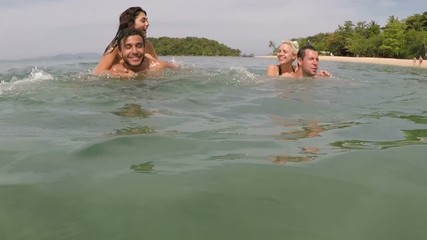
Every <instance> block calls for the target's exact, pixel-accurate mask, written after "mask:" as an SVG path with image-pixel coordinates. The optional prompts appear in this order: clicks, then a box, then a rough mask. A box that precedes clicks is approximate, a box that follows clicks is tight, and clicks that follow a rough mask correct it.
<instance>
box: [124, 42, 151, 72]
mask: <svg viewBox="0 0 427 240" xmlns="http://www.w3.org/2000/svg"><path fill="white" fill-rule="evenodd" d="M144 53H145V49H144V39H143V38H142V37H141V36H140V35H131V36H128V37H126V38H123V39H122V40H121V41H120V51H119V54H120V56H121V57H122V58H123V61H124V62H125V64H126V65H128V67H129V68H130V69H132V68H137V67H139V66H140V65H141V64H142V62H143V60H144Z"/></svg>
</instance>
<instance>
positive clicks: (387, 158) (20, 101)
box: [0, 57, 427, 240]
mask: <svg viewBox="0 0 427 240" xmlns="http://www.w3.org/2000/svg"><path fill="white" fill-rule="evenodd" d="M162 59H163V60H173V61H175V62H177V63H179V64H181V65H182V66H183V69H182V70H180V71H178V72H173V71H166V72H164V73H163V74H161V75H159V76H154V77H148V78H145V79H134V80H126V81H122V80H116V79H102V78H97V77H94V76H91V75H90V71H91V70H92V69H93V68H94V67H95V65H96V62H97V60H98V59H97V58H91V57H68V58H45V59H38V60H19V61H0V239H7V240H14V239H31V240H38V239H40V240H42V239H43V240H46V239H55V240H60V239H73V240H76V239H151V240H152V239H185V240H190V239H197V240H199V239H215V240H217V239H245V240H247V239H299V240H304V239H310V240H311V239H316V240H320V239H325V240H331V239H340V240H341V239H346V240H352V239H354V240H360V239H376V240H381V239H384V240H390V239H396V240H397V239H399V240H400V239H406V240H407V239H414V240H419V239H427V231H426V230H425V223H426V222H427V208H426V206H425V204H426V202H427V147H426V144H427V94H426V92H427V70H425V69H420V68H416V67H413V68H412V67H396V66H387V65H369V64H360V63H359V64H357V63H344V62H327V61H324V62H321V69H326V70H328V71H330V72H331V73H332V74H333V77H332V78H330V79H316V80H313V79H305V80H293V79H281V78H267V77H265V76H264V73H265V69H266V67H267V65H269V64H273V63H275V62H276V59H264V58H226V57H175V58H170V57H163V58H162Z"/></svg>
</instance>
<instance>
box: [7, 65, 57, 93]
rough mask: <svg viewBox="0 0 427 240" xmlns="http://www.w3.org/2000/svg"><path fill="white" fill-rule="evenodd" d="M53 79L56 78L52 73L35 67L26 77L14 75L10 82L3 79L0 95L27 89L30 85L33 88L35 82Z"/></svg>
mask: <svg viewBox="0 0 427 240" xmlns="http://www.w3.org/2000/svg"><path fill="white" fill-rule="evenodd" d="M53 79H54V78H53V76H52V75H51V74H49V73H47V72H45V71H43V70H41V69H38V68H37V67H34V68H33V69H32V70H31V73H30V74H29V75H28V77H26V78H22V79H19V78H18V77H16V76H13V77H12V78H11V79H10V81H9V82H6V81H4V80H2V81H1V82H0V95H2V94H4V93H7V92H11V91H12V92H13V91H15V90H20V89H27V88H28V86H30V87H31V88H32V86H33V84H34V83H39V82H43V81H48V80H53Z"/></svg>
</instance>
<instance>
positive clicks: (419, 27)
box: [269, 12, 427, 58]
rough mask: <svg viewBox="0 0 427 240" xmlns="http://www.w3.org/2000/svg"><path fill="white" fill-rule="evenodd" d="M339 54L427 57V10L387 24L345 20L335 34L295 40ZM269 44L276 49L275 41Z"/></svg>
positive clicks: (323, 51)
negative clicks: (382, 25)
mask: <svg viewBox="0 0 427 240" xmlns="http://www.w3.org/2000/svg"><path fill="white" fill-rule="evenodd" d="M292 40H294V41H298V43H299V44H300V46H305V45H312V46H314V47H315V48H316V49H317V50H318V51H319V52H321V53H323V54H333V55H336V56H360V57H386V58H413V57H418V56H427V53H426V52H427V12H424V13H423V14H415V15H412V16H409V17H407V18H405V19H402V20H399V19H398V18H396V17H394V16H390V17H389V18H388V20H387V23H386V25H385V26H384V27H381V26H380V25H379V24H378V23H376V22H375V21H370V22H366V21H361V22H357V23H353V22H352V21H345V22H344V24H343V25H338V28H337V29H336V30H335V31H334V32H332V33H319V34H316V35H314V36H309V37H304V38H297V39H292ZM269 47H270V48H271V49H272V50H273V51H272V53H274V52H275V50H276V46H275V44H274V42H273V41H270V42H269Z"/></svg>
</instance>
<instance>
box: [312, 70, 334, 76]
mask: <svg viewBox="0 0 427 240" xmlns="http://www.w3.org/2000/svg"><path fill="white" fill-rule="evenodd" d="M330 76H331V74H330V73H329V72H328V71H326V70H321V71H320V72H318V73H317V74H316V77H330Z"/></svg>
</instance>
